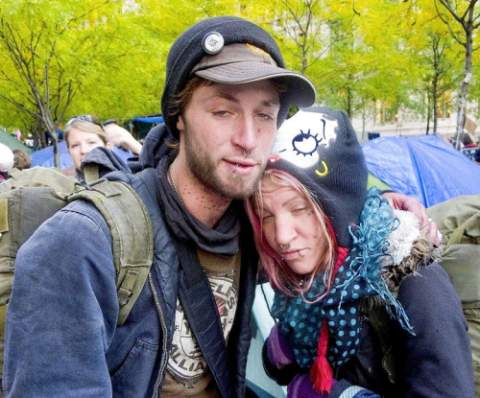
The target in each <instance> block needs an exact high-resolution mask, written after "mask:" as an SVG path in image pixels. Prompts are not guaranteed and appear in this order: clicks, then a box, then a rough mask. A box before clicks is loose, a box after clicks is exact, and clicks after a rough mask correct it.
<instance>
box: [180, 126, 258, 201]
mask: <svg viewBox="0 0 480 398" xmlns="http://www.w3.org/2000/svg"><path fill="white" fill-rule="evenodd" d="M184 137H185V158H186V160H187V164H188V167H189V168H190V172H191V173H192V174H193V175H194V176H195V177H196V178H197V179H198V180H199V181H200V182H201V183H202V184H204V185H205V186H207V187H209V188H210V189H212V190H213V191H214V192H216V193H218V194H219V195H222V196H224V197H225V198H229V199H245V198H247V197H249V196H250V195H252V194H253V193H254V192H255V191H256V189H257V187H258V181H259V180H260V178H261V176H262V173H263V169H264V167H263V166H262V167H261V172H259V173H258V175H257V176H256V177H255V178H253V179H249V180H246V179H245V177H244V178H242V177H241V176H239V175H236V174H232V175H231V176H230V178H229V179H228V181H227V182H224V181H222V180H221V178H220V176H218V174H217V167H218V166H217V165H216V164H215V163H214V161H213V159H212V158H211V157H210V156H209V155H208V154H207V153H205V152H204V151H203V150H202V149H200V147H199V146H197V147H196V148H195V145H194V143H193V142H192V140H190V138H189V134H188V129H187V128H186V129H185V134H184Z"/></svg>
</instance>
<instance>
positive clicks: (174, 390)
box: [160, 250, 240, 398]
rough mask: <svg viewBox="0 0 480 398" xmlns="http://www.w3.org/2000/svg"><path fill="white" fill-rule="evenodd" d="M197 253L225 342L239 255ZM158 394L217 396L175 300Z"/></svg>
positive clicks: (231, 318) (233, 306)
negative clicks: (167, 356) (172, 326)
mask: <svg viewBox="0 0 480 398" xmlns="http://www.w3.org/2000/svg"><path fill="white" fill-rule="evenodd" d="M197 254H198V259H199V261H200V264H201V265H202V267H203V269H204V271H205V273H206V274H207V277H208V281H209V283H210V287H211V289H212V292H213V295H214V297H215V302H216V304H217V309H218V313H219V314H220V321H221V325H222V329H223V335H224V337H225V341H228V336H229V334H230V331H231V330H232V326H233V321H234V319H235V311H236V309H237V302H238V284H239V276H240V253H238V254H236V255H234V256H220V255H217V254H212V253H207V252H205V251H202V250H198V251H197ZM160 395H161V396H162V398H173V397H175V398H177V397H192V398H214V397H215V398H216V397H219V393H218V391H217V388H216V385H215V382H214V381H213V378H212V376H211V374H210V371H209V370H208V366H207V363H206V361H205V359H204V358H203V355H202V353H201V351H200V347H199V346H198V344H197V341H196V339H195V336H193V334H192V331H191V329H190V325H189V324H188V322H187V319H186V318H185V313H184V311H183V307H182V305H181V303H180V301H179V300H178V299H177V309H176V313H175V330H174V333H173V341H172V349H171V351H170V355H169V358H168V364H167V371H166V373H165V378H164V381H163V384H162V387H161V394H160Z"/></svg>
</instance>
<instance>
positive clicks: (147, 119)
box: [132, 116, 163, 124]
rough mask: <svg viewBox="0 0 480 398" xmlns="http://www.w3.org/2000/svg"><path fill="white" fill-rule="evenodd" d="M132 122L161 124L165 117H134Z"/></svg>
mask: <svg viewBox="0 0 480 398" xmlns="http://www.w3.org/2000/svg"><path fill="white" fill-rule="evenodd" d="M132 122H138V123H149V124H159V123H163V117H162V116H146V117H135V118H133V119H132Z"/></svg>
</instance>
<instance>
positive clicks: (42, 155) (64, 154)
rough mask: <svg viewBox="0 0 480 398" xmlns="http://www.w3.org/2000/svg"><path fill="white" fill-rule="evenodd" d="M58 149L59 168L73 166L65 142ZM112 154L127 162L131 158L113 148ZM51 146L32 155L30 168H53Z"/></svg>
mask: <svg viewBox="0 0 480 398" xmlns="http://www.w3.org/2000/svg"><path fill="white" fill-rule="evenodd" d="M58 149H59V151H60V168H61V169H68V168H70V167H72V166H73V162H72V158H71V157H70V154H69V153H68V149H67V145H66V143H65V141H62V142H60V143H59V144H58ZM112 150H113V152H115V153H116V154H117V155H119V156H120V158H122V159H123V160H127V159H129V158H131V157H132V156H133V154H132V153H131V152H130V151H127V150H125V149H122V148H118V147H114V148H112ZM53 156H54V155H53V145H50V146H48V147H46V148H43V149H40V150H38V151H35V152H33V153H32V166H42V167H54V160H53Z"/></svg>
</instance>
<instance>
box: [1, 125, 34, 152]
mask: <svg viewBox="0 0 480 398" xmlns="http://www.w3.org/2000/svg"><path fill="white" fill-rule="evenodd" d="M0 143H2V144H5V145H6V146H8V147H9V148H10V149H11V150H12V151H13V150H14V149H20V150H22V151H23V152H25V153H26V154H27V155H29V154H30V153H31V152H32V150H31V149H30V148H29V147H28V146H26V145H25V144H23V143H22V142H21V141H19V140H17V139H16V138H15V137H14V136H13V135H11V134H8V133H6V132H3V131H2V132H0Z"/></svg>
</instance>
